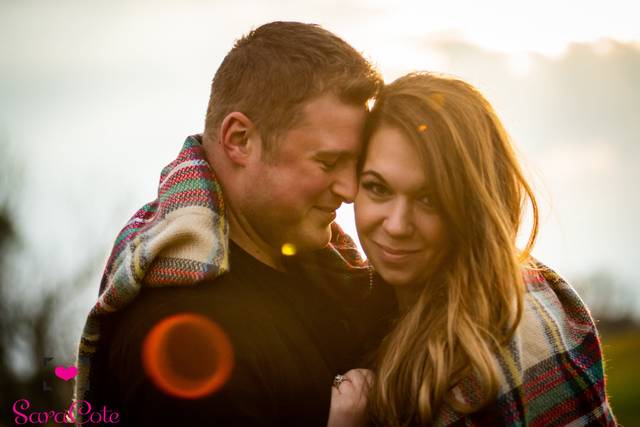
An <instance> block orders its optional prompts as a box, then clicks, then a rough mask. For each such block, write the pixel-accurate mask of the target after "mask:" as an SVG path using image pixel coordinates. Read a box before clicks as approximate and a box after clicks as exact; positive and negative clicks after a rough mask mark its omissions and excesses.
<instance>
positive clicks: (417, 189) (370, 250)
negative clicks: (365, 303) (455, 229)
mask: <svg viewBox="0 0 640 427" xmlns="http://www.w3.org/2000/svg"><path fill="white" fill-rule="evenodd" d="M427 184H428V183H427V178H426V175H425V171H424V165H423V164H421V161H420V158H419V156H418V152H417V151H416V149H415V148H414V147H413V145H412V144H411V142H410V141H409V140H408V139H407V138H406V137H405V136H404V134H403V133H402V132H400V131H399V130H397V129H395V128H392V127H388V126H383V127H381V128H379V129H378V130H377V131H376V132H375V133H374V134H373V136H372V138H371V141H370V143H369V147H368V149H367V152H366V158H365V163H364V167H363V169H362V174H361V177H360V188H359V192H358V196H357V197H356V200H355V217H356V226H357V227H358V235H359V237H360V242H361V243H362V247H363V248H364V250H365V252H366V254H367V257H368V259H369V261H370V262H371V263H372V264H373V266H374V267H375V269H376V271H378V273H379V274H380V275H381V276H382V278H383V279H384V280H385V281H387V282H388V283H389V284H391V285H394V286H406V285H419V284H420V283H422V282H424V281H425V280H426V279H427V278H428V276H429V274H430V272H431V271H433V269H434V268H435V267H437V263H438V262H437V260H438V259H440V258H441V255H443V251H444V247H445V245H444V242H445V229H444V224H443V221H442V218H441V217H440V215H439V213H438V211H437V210H436V209H435V208H434V206H433V205H432V204H431V200H430V199H429V194H428V192H427Z"/></svg>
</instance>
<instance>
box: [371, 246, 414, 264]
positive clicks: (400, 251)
mask: <svg viewBox="0 0 640 427" xmlns="http://www.w3.org/2000/svg"><path fill="white" fill-rule="evenodd" d="M373 243H374V244H375V245H376V246H377V247H378V249H379V252H380V254H381V255H382V258H383V260H385V261H388V262H402V261H406V260H408V259H409V258H411V257H412V256H413V255H416V254H418V253H420V251H421V249H408V248H394V247H390V246H387V245H383V244H380V243H378V242H373Z"/></svg>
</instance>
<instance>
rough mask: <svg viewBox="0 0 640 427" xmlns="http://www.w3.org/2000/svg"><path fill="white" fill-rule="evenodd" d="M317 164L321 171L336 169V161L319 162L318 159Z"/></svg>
mask: <svg viewBox="0 0 640 427" xmlns="http://www.w3.org/2000/svg"><path fill="white" fill-rule="evenodd" d="M318 162H319V163H320V164H321V165H322V169H324V170H326V171H330V170H332V169H333V168H335V167H336V164H337V163H338V161H337V160H320V159H318Z"/></svg>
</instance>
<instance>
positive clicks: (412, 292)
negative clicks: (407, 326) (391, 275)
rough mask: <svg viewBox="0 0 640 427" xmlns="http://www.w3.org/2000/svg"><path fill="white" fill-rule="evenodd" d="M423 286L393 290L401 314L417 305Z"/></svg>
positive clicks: (395, 287) (396, 287)
mask: <svg viewBox="0 0 640 427" xmlns="http://www.w3.org/2000/svg"><path fill="white" fill-rule="evenodd" d="M422 286H424V285H422ZM422 286H418V285H404V286H394V287H393V290H394V291H395V293H396V298H397V299H398V308H399V310H400V312H401V313H404V312H406V311H407V310H409V308H411V306H412V305H413V304H415V303H416V300H417V299H418V296H419V295H420V289H421V288H422Z"/></svg>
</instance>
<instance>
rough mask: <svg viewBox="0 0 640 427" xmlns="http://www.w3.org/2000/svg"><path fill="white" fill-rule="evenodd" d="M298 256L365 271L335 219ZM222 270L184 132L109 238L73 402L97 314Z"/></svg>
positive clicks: (216, 228) (218, 220)
mask: <svg viewBox="0 0 640 427" xmlns="http://www.w3.org/2000/svg"><path fill="white" fill-rule="evenodd" d="M299 259H301V261H302V262H303V263H304V260H305V259H306V260H307V262H309V267H310V268H313V269H314V270H317V269H321V270H328V271H332V272H333V273H334V274H336V275H338V276H340V277H341V278H343V279H344V280H345V281H346V282H349V280H350V278H351V274H353V273H356V272H358V273H359V274H362V273H363V271H366V264H365V262H364V261H363V259H362V258H361V256H360V253H359V252H358V249H357V247H356V246H355V244H354V243H353V241H352V240H351V238H350V237H349V236H348V235H347V234H346V233H344V232H343V231H342V230H341V229H340V227H339V226H338V225H337V224H335V223H334V224H333V225H332V237H331V242H330V243H329V245H328V246H327V247H326V248H324V249H322V250H320V251H316V252H313V253H310V254H308V256H306V257H305V256H304V255H303V256H300V257H299ZM228 269H229V225H228V222H227V218H226V216H225V206H224V200H223V198H222V190H221V188H220V185H219V183H218V181H217V179H216V177H215V175H214V173H213V171H212V170H211V167H210V166H209V164H208V163H207V161H206V160H205V157H204V152H203V149H202V142H201V135H193V136H189V137H187V139H186V140H185V142H184V145H183V147H182V150H181V151H180V153H179V154H178V157H177V158H176V159H175V160H174V161H173V162H171V163H170V164H169V165H167V166H166V167H165V168H164V169H163V170H162V172H161V174H160V184H159V186H158V198H157V199H156V200H154V201H153V202H151V203H148V204H146V205H144V206H143V207H142V208H141V209H140V210H138V211H137V212H136V213H135V215H133V217H132V218H131V219H130V220H129V222H127V224H126V225H125V226H124V228H123V229H122V231H120V233H119V234H118V236H117V238H116V241H115V244H114V247H113V250H112V252H111V255H110V257H109V259H108V261H107V265H106V267H105V270H104V274H103V276H102V281H101V284H100V292H99V297H98V300H97V302H96V303H95V305H94V306H93V308H92V309H91V311H90V313H89V315H88V317H87V320H86V323H85V326H84V329H83V332H82V336H81V339H80V344H79V348H78V355H77V367H78V375H77V377H76V381H75V387H74V397H73V398H74V400H86V401H89V402H91V393H90V391H91V388H90V382H91V379H92V371H91V365H92V362H93V356H94V354H95V352H96V349H97V347H98V343H99V340H100V325H101V323H102V322H103V321H104V318H105V315H107V314H109V313H113V312H115V311H117V310H120V309H122V308H123V307H125V306H126V305H127V304H129V303H130V302H131V301H132V300H133V299H134V298H135V297H136V295H138V293H139V292H140V288H141V287H142V286H191V285H196V284H197V283H198V282H200V281H201V280H203V279H207V278H213V277H218V276H220V275H221V274H223V273H225V272H226V271H228ZM365 274H366V273H365ZM76 421H77V422H81V421H82V419H81V417H79V416H78V417H77V418H76Z"/></svg>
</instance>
